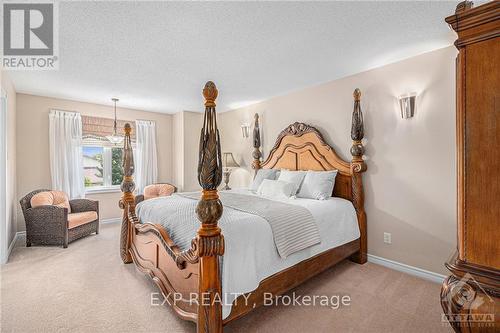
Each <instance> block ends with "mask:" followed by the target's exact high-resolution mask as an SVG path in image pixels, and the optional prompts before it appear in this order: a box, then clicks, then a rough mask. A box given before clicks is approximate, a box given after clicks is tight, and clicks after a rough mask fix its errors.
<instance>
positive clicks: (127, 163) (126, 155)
mask: <svg viewBox="0 0 500 333" xmlns="http://www.w3.org/2000/svg"><path fill="white" fill-rule="evenodd" d="M131 132H132V127H131V126H130V124H129V123H127V124H125V140H124V144H123V164H122V167H123V182H122V185H121V190H122V193H123V195H122V198H121V199H120V208H121V209H123V219H122V228H121V234H120V256H121V258H122V261H123V263H125V264H128V263H131V262H132V257H131V255H130V252H129V250H130V242H131V238H132V235H131V232H132V226H131V223H130V221H129V218H128V212H129V210H135V197H134V193H133V192H134V189H135V183H134V179H133V178H132V176H133V174H134V155H133V151H132V143H131V140H130V134H131Z"/></svg>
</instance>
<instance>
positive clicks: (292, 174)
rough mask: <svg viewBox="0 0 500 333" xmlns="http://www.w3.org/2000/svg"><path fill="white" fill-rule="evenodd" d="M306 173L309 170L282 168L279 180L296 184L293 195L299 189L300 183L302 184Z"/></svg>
mask: <svg viewBox="0 0 500 333" xmlns="http://www.w3.org/2000/svg"><path fill="white" fill-rule="evenodd" d="M306 173H307V171H290V170H281V172H280V176H279V178H278V180H281V181H284V182H288V183H292V184H294V185H295V191H294V193H293V195H295V194H297V192H298V191H299V189H300V185H301V184H302V181H303V180H304V177H305V176H306Z"/></svg>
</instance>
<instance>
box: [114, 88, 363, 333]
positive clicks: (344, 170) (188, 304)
mask: <svg viewBox="0 0 500 333" xmlns="http://www.w3.org/2000/svg"><path fill="white" fill-rule="evenodd" d="M217 94H218V91H217V88H216V87H215V84H214V83H213V82H207V84H206V85H205V88H204V89H203V95H204V97H205V115H204V121H203V128H202V130H201V135H200V146H199V163H198V181H199V183H200V186H201V187H202V196H201V200H200V201H199V202H198V205H197V207H196V213H197V216H198V219H199V220H200V222H201V225H200V229H199V230H198V232H197V235H196V237H195V238H194V239H193V241H192V243H191V248H190V249H188V250H186V251H181V250H180V249H179V247H178V246H177V245H176V244H175V243H174V242H173V241H172V239H171V238H170V236H169V234H168V232H167V231H166V230H165V228H163V227H162V226H161V225H159V224H151V223H141V222H140V221H139V220H138V218H137V216H136V213H135V200H134V194H133V192H134V189H135V184H134V181H133V174H134V159H133V152H132V145H131V139H130V134H131V131H132V128H131V126H130V125H129V124H126V125H125V142H124V154H123V169H124V179H123V183H122V186H121V189H122V192H123V196H122V199H121V200H120V207H121V208H122V209H123V220H122V228H121V237H120V255H121V258H122V261H123V262H124V263H130V262H132V261H133V262H134V263H135V264H136V266H137V267H138V268H139V269H140V270H141V271H142V272H144V273H145V274H147V275H149V276H150V277H151V278H152V279H153V281H154V282H155V283H156V284H157V285H158V287H159V288H160V290H161V292H162V293H163V295H164V296H165V297H166V300H167V302H168V304H170V305H171V306H172V308H173V309H174V311H175V312H176V314H177V315H179V316H180V317H181V318H183V319H185V320H191V321H193V322H195V323H196V324H197V331H198V332H205V333H208V332H210V333H212V332H222V326H223V324H226V323H228V322H230V321H231V320H234V319H236V318H238V317H240V316H242V315H244V314H246V313H247V312H249V311H251V310H252V309H254V308H255V307H257V306H260V305H262V303H263V294H264V293H271V294H274V295H279V294H282V293H285V292H287V291H288V290H290V289H291V288H294V287H296V286H297V285H298V284H300V283H302V282H303V281H305V280H307V279H309V278H310V277H312V276H314V275H316V274H318V273H320V272H322V271H324V270H325V269H327V268H329V267H331V266H333V265H335V264H336V263H338V262H339V261H341V260H343V259H345V258H348V257H350V256H354V258H355V260H356V261H357V262H359V263H364V262H365V261H366V216H365V213H364V208H363V187H362V178H361V174H362V173H363V172H364V171H365V170H366V165H365V163H364V162H363V158H362V155H363V146H362V143H361V140H362V138H363V121H362V114H361V109H360V107H359V98H360V93H359V91H358V90H357V91H356V92H355V107H354V112H353V123H352V124H353V128H352V133H351V136H352V139H353V147H352V148H351V152H352V155H353V160H352V161H351V162H346V161H342V160H341V159H340V158H339V157H338V156H337V155H336V154H335V152H334V150H333V148H332V147H330V146H329V145H328V144H326V143H325V141H324V140H323V137H322V136H321V134H320V133H319V132H318V131H317V130H316V129H314V128H313V127H311V126H308V125H306V124H301V123H295V124H292V125H290V126H289V127H288V128H287V129H286V130H285V131H283V132H282V133H281V134H280V136H279V137H278V140H277V141H276V145H275V147H274V148H273V151H272V152H271V153H270V156H269V157H268V159H267V160H266V161H264V162H263V163H262V164H261V161H260V158H261V155H262V154H261V152H260V133H259V124H258V117H256V123H255V130H254V148H255V150H254V153H253V157H254V159H255V160H254V163H253V167H254V168H256V169H258V168H260V167H264V168H272V167H280V166H281V167H287V168H289V169H293V166H290V165H288V164H287V163H289V162H290V161H291V159H290V157H291V156H297V158H296V160H295V163H296V165H295V169H296V170H305V169H304V166H306V167H307V168H306V169H310V170H332V169H338V170H339V176H338V177H337V180H336V185H335V190H334V194H336V195H339V196H341V197H344V198H346V199H348V200H351V201H352V202H353V204H354V207H355V208H356V212H357V215H358V221H359V226H360V232H361V237H360V239H357V240H354V241H352V242H349V243H347V244H344V245H342V246H339V247H337V248H334V249H331V250H328V251H325V252H323V253H320V254H318V255H317V256H315V257H312V258H309V259H307V260H304V261H302V262H300V263H298V264H297V265H295V266H292V267H289V268H288V269H286V270H284V271H281V272H278V273H276V274H274V275H272V276H270V277H268V278H266V279H265V280H263V281H262V282H261V283H260V285H259V287H258V288H257V289H256V290H254V291H252V292H251V296H250V297H249V300H250V302H251V303H248V304H247V303H246V302H242V301H241V300H239V299H237V300H235V301H234V302H233V306H232V309H231V314H230V315H229V317H228V318H226V319H225V320H224V321H223V320H222V304H221V302H219V301H218V300H224V297H223V296H222V293H221V278H220V269H219V257H220V256H222V255H223V254H224V237H223V235H222V233H221V230H220V228H219V227H218V226H217V224H218V220H219V219H220V217H221V216H222V211H223V207H222V203H221V201H220V200H219V196H218V193H217V187H218V186H219V185H220V183H221V179H222V161H221V149H220V138H219V132H218V129H217V120H216V111H215V99H216V98H217Z"/></svg>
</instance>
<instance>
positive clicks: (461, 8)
mask: <svg viewBox="0 0 500 333" xmlns="http://www.w3.org/2000/svg"><path fill="white" fill-rule="evenodd" d="M472 7H474V2H472V1H462V2H460V3H458V5H457V7H456V8H455V14H458V13H461V12H465V11H466V10H469V9H471V8H472Z"/></svg>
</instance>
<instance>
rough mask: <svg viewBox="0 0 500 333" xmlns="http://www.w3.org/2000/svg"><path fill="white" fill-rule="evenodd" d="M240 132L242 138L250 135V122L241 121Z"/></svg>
mask: <svg viewBox="0 0 500 333" xmlns="http://www.w3.org/2000/svg"><path fill="white" fill-rule="evenodd" d="M241 134H242V135H243V138H244V139H246V138H248V136H249V135H250V124H249V123H243V124H241Z"/></svg>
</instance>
